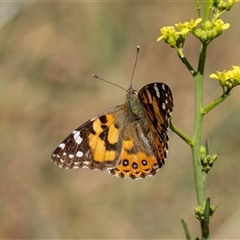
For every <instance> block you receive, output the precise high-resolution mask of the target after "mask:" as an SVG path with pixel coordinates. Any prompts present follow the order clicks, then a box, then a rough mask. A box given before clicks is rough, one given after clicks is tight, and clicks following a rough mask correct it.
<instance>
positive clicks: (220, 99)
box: [202, 90, 231, 115]
mask: <svg viewBox="0 0 240 240" xmlns="http://www.w3.org/2000/svg"><path fill="white" fill-rule="evenodd" d="M230 91H231V90H228V91H226V92H225V93H223V95H221V96H220V97H218V98H216V99H215V100H214V101H212V102H211V103H210V104H208V105H207V106H206V107H204V108H203V109H202V115H205V114H207V113H209V112H210V111H211V110H212V109H214V108H215V107H216V106H217V105H218V104H220V103H222V102H223V101H224V100H225V99H226V98H228V97H229V96H230Z"/></svg>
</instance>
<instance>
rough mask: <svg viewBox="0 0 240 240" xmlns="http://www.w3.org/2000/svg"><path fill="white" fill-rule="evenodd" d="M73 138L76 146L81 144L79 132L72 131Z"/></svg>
mask: <svg viewBox="0 0 240 240" xmlns="http://www.w3.org/2000/svg"><path fill="white" fill-rule="evenodd" d="M73 138H74V140H75V142H76V143H77V144H80V143H81V142H82V138H81V137H80V131H73Z"/></svg>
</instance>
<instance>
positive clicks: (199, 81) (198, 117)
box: [192, 44, 207, 206]
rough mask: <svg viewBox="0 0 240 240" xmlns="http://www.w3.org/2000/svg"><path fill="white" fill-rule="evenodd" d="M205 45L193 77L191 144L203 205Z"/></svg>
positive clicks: (198, 191) (199, 202)
mask: <svg viewBox="0 0 240 240" xmlns="http://www.w3.org/2000/svg"><path fill="white" fill-rule="evenodd" d="M206 51H207V47H206V46H205V45H203V44H202V45H201V51H200V56H199V62H198V70H197V74H196V76H195V77H194V80H195V94H196V95H195V120H194V129H193V145H192V156H193V168H194V177H195V185H196V192H197V200H198V205H199V206H204V202H205V186H204V183H203V173H202V166H201V162H200V146H201V132H202V124H203V114H202V112H201V110H202V102H203V94H202V92H203V74H204V66H205V59H206Z"/></svg>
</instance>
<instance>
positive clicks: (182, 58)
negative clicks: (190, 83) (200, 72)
mask: <svg viewBox="0 0 240 240" xmlns="http://www.w3.org/2000/svg"><path fill="white" fill-rule="evenodd" d="M175 49H176V51H177V54H178V56H179V58H180V59H181V61H182V62H183V64H184V65H185V66H186V67H187V69H188V70H189V72H190V73H191V75H192V76H193V77H194V76H196V71H195V70H194V68H193V67H192V65H191V64H190V62H189V61H188V60H187V58H186V57H185V55H184V53H183V50H182V48H177V47H176V48H175Z"/></svg>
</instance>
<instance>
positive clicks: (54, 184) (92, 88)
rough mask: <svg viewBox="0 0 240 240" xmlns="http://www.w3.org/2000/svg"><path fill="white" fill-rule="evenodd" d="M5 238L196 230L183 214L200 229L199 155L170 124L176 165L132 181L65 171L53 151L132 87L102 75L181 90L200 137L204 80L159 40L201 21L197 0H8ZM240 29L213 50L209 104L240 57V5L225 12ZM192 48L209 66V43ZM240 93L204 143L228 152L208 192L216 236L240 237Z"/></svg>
mask: <svg viewBox="0 0 240 240" xmlns="http://www.w3.org/2000/svg"><path fill="white" fill-rule="evenodd" d="M0 9H1V11H0V13H1V16H2V20H1V25H0V26H1V29H0V78H1V79H0V156H1V158H0V159H1V160H0V237H1V238H102V239H111V238H135V239H146V238H148V239H149V238H155V239H161V238H162V239H163V238H172V239H176V238H178V239H179V238H184V234H183V230H182V227H181V224H180V218H183V219H185V221H186V222H187V223H188V224H189V229H190V231H191V232H192V233H193V234H194V235H195V236H196V235H199V224H198V222H197V220H195V218H194V213H193V208H194V207H195V206H196V196H195V188H194V179H193V172H192V162H191V153H190V149H189V147H188V146H187V145H186V144H184V143H183V142H182V141H181V139H179V138H178V137H177V136H176V135H175V134H174V133H172V132H171V131H170V151H169V157H168V159H167V163H166V166H165V167H164V168H163V169H161V170H160V171H159V172H158V174H157V175H156V176H155V177H153V178H147V179H146V180H138V181H131V180H121V179H119V178H115V177H112V176H110V175H109V174H108V173H106V172H100V171H90V170H87V169H81V170H73V171H70V170H69V171H67V170H62V169H59V168H57V167H56V166H55V165H54V164H52V163H51V161H50V156H51V153H52V151H53V150H54V149H55V147H56V146H57V145H58V144H59V143H60V141H61V140H62V139H63V138H65V137H66V136H67V135H68V134H69V133H70V132H71V131H72V130H73V129H74V128H76V127H77V126H79V125H80V124H82V123H84V122H85V121H86V120H87V119H89V118H91V117H93V116H94V115H96V114H98V113H101V112H102V111H104V110H106V109H108V108H110V107H113V106H114V105H118V104H121V103H123V102H124V99H125V93H124V92H123V91H122V90H120V89H118V88H116V87H114V86H111V85H109V84H106V83H103V82H101V81H99V80H96V79H94V78H92V77H91V75H92V73H96V74H98V75H99V76H101V77H103V78H106V79H107V80H109V81H111V82H114V83H117V84H119V85H121V86H123V87H125V88H127V87H128V86H129V81H130V77H131V74H132V69H133V63H134V59H135V54H136V46H137V45H140V46H141V50H140V55H139V61H138V65H137V69H136V72H135V75H134V84H135V86H136V87H137V88H138V89H140V88H141V87H142V86H143V85H145V84H148V83H150V82H154V81H162V82H165V83H167V84H168V85H169V86H170V87H171V89H172V92H173V95H174V101H175V108H174V113H173V122H174V123H175V124H176V125H177V126H178V127H180V128H181V129H183V130H184V131H185V132H187V133H188V134H191V133H192V123H193V100H194V95H193V91H192V90H193V81H192V79H191V76H190V74H189V73H188V71H187V70H186V69H185V67H184V66H183V64H182V63H181V62H180V60H179V59H178V57H177V55H176V53H175V51H174V50H173V49H171V48H170V47H169V46H167V45H166V44H165V43H164V42H160V43H159V42H156V39H157V37H158V36H159V29H160V27H162V26H164V25H172V24H174V23H175V22H179V21H182V22H183V21H186V20H189V19H190V18H191V17H194V18H196V17H197V16H196V11H195V1H191V2H170V1H169V2H158V3H156V2H155V3H154V2H144V3H143V2H142V3H141V2H125V3H120V2H118V3H116V2H115V3H113V2H108V3H107V2H85V3H83V2H82V3H81V2H79V3H74V2H71V3H70V2H69V3H63V2H62V3H61V2H59V3H40V2H38V3H32V4H26V3H25V4H21V3H9V4H4V3H1V4H0ZM224 20H225V21H229V22H230V24H231V28H230V29H228V30H227V31H225V32H224V34H223V35H222V36H221V37H220V38H219V39H217V40H214V42H213V43H212V44H211V45H210V47H209V50H208V58H207V67H206V81H205V85H204V89H205V92H204V97H205V100H204V103H205V104H207V103H209V102H210V101H211V100H212V99H214V98H216V97H217V96H219V95H220V94H221V89H220V87H219V85H218V83H217V81H215V80H211V79H209V78H208V76H209V74H210V73H211V72H214V71H216V70H222V69H229V68H231V66H232V65H238V64H239V60H240V56H239V50H240V47H239V38H240V31H239V24H238V22H239V4H236V5H235V7H234V8H233V10H232V11H231V12H228V13H226V14H225V15H224ZM185 47H186V48H185V52H186V56H187V57H188V58H189V60H190V61H191V62H192V63H193V65H194V66H196V64H197V56H198V52H199V43H198V42H197V41H196V40H195V39H193V38H191V37H190V38H189V40H188V42H187V43H186V46H185ZM239 91H240V90H239V89H238V88H236V89H234V91H233V92H232V96H231V97H230V98H229V99H228V100H227V101H226V102H224V103H223V104H221V105H220V106H219V107H218V108H216V109H215V110H213V111H212V112H211V113H210V114H209V115H207V116H206V118H205V124H204V132H203V139H206V138H208V139H209V140H210V146H211V149H210V150H211V152H212V153H220V157H219V159H218V161H217V162H216V165H215V166H214V169H213V170H212V171H210V174H209V179H208V183H207V196H210V197H211V198H212V202H213V203H214V204H216V205H217V204H218V203H221V206H220V207H219V208H218V210H217V212H216V213H215V215H214V217H213V219H212V222H211V234H212V237H213V238H226V239H230V238H238V237H239V236H240V229H239V224H240V218H239V216H240V210H239V209H240V178H239V172H240V164H239V160H240V149H239V146H240V135H239V132H240V124H239V123H240V114H239V113H240V110H239V107H240V102H239Z"/></svg>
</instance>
